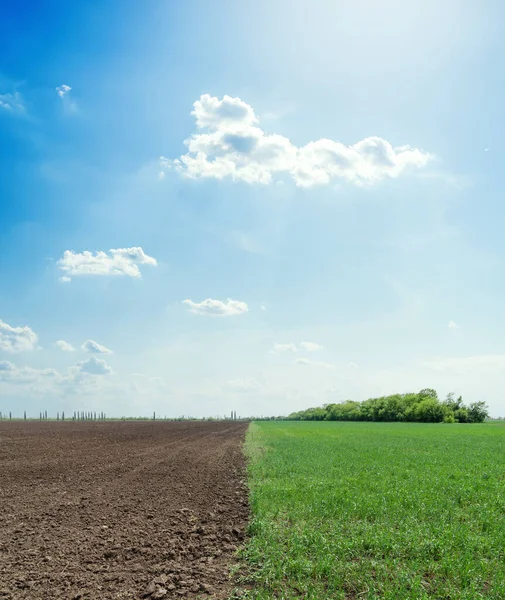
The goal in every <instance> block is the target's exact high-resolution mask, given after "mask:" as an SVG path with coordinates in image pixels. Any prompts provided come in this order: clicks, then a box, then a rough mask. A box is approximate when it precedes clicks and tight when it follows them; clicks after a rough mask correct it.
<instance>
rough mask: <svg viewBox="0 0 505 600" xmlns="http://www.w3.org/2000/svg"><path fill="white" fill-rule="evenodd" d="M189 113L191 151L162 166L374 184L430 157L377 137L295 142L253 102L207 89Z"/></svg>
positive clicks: (304, 182) (254, 177)
mask: <svg viewBox="0 0 505 600" xmlns="http://www.w3.org/2000/svg"><path fill="white" fill-rule="evenodd" d="M191 114H192V115H193V116H194V117H195V120H196V126H197V129H198V130H199V131H198V133H195V134H193V135H192V136H191V137H190V138H189V139H187V140H186V141H185V144H186V146H187V148H188V152H187V153H186V154H183V155H182V156H180V157H179V158H176V159H175V160H170V159H167V158H165V157H163V156H162V157H160V163H161V166H162V167H163V168H174V169H175V170H176V171H177V172H179V173H181V174H182V175H184V176H186V177H190V178H214V179H226V178H229V179H232V180H234V181H244V182H246V183H262V184H268V183H271V182H272V180H273V178H274V177H275V176H280V175H283V174H287V175H289V176H290V177H291V178H292V179H293V180H294V182H295V184H296V185H297V186H299V187H311V186H314V185H326V184H329V183H331V182H333V181H347V182H349V183H352V184H357V185H370V184H374V183H376V182H378V181H380V180H381V179H384V178H385V177H390V178H394V177H398V176H400V175H401V174H403V173H404V172H406V171H408V170H409V169H418V168H422V167H424V166H426V164H427V163H428V162H429V161H430V160H431V158H432V155H431V154H429V153H427V152H424V151H423V150H420V149H418V148H412V147H411V146H408V145H403V146H397V147H393V146H392V145H391V144H390V143H389V142H388V141H386V140H384V139H382V138H379V137H368V138H365V139H364V140H361V141H359V142H357V143H356V144H353V145H351V146H347V145H345V144H343V143H341V142H338V141H334V140H331V139H327V138H323V139H319V140H317V141H314V142H309V143H308V144H306V145H305V146H300V147H297V146H295V145H294V144H293V143H292V142H291V141H290V140H289V139H288V138H287V137H284V136H282V135H278V134H268V133H265V132H264V131H263V130H262V129H261V128H260V127H259V126H258V118H257V117H256V115H255V113H254V110H253V108H252V107H251V106H250V105H249V104H247V103H246V102H244V101H243V100H241V99H240V98H232V97H231V96H224V97H223V98H222V99H221V100H220V99H219V98H216V97H213V96H210V95H209V94H204V95H203V96H201V97H200V99H199V100H197V101H196V102H195V103H194V105H193V111H192V113H191ZM202 130H203V132H201V131H202Z"/></svg>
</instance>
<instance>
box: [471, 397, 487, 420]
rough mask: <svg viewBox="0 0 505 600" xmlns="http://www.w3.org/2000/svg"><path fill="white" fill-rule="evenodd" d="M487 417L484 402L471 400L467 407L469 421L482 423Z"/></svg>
mask: <svg viewBox="0 0 505 600" xmlns="http://www.w3.org/2000/svg"><path fill="white" fill-rule="evenodd" d="M488 418H489V412H488V408H487V404H486V403H485V402H482V401H480V402H472V403H471V404H470V406H469V407H468V422H469V423H483V422H484V421H485V420H486V419H488Z"/></svg>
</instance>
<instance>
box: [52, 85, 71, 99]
mask: <svg viewBox="0 0 505 600" xmlns="http://www.w3.org/2000/svg"><path fill="white" fill-rule="evenodd" d="M71 89H72V88H71V87H70V86H69V85H65V84H63V85H59V86H58V87H57V88H56V93H57V94H58V96H59V97H60V98H63V96H65V94H68V92H70V90H71Z"/></svg>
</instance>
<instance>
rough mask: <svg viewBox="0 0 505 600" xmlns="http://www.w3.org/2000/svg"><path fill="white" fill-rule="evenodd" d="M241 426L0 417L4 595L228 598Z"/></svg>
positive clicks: (239, 526) (242, 492) (240, 518)
mask: <svg viewBox="0 0 505 600" xmlns="http://www.w3.org/2000/svg"><path fill="white" fill-rule="evenodd" d="M246 428H247V424H246V423H242V422H231V421H230V422H219V423H210V422H206V423H205V422H176V423H173V422H159V421H156V422H155V421H151V422H133V421H131V422H110V421H109V422H69V421H66V422H64V423H62V422H14V421H13V422H0V600H7V599H9V600H17V599H18V598H19V599H25V598H29V599H30V600H47V599H51V598H58V599H69V600H78V599H82V600H85V599H89V600H91V599H96V600H102V599H119V598H121V599H125V598H133V599H138V598H147V599H148V600H157V599H160V598H166V599H169V598H225V597H226V595H227V593H228V592H229V590H230V580H229V566H230V565H231V564H232V563H233V561H234V554H235V551H236V548H237V546H239V545H240V544H241V540H242V539H243V536H244V528H245V524H246V519H247V514H248V507H247V492H246V489H245V484H244V458H243V455H242V451H241V445H242V441H243V438H244V434H245V430H246Z"/></svg>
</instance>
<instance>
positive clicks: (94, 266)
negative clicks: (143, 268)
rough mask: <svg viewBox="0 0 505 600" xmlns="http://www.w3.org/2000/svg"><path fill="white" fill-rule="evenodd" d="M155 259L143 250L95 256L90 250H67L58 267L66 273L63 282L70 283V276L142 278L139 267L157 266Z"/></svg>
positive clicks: (112, 252) (133, 249) (97, 253)
mask: <svg viewBox="0 0 505 600" xmlns="http://www.w3.org/2000/svg"><path fill="white" fill-rule="evenodd" d="M157 264H158V263H157V261H156V259H155V258H152V257H151V256H148V255H147V254H145V253H144V251H143V250H142V248H139V247H133V248H117V249H112V250H109V253H106V252H102V251H99V252H96V254H93V253H92V252H89V251H88V250H85V251H84V252H80V253H79V252H73V251H72V250H65V252H64V253H63V257H62V258H60V260H59V261H58V262H57V266H58V268H59V269H61V270H62V271H63V272H64V273H66V276H65V277H62V278H60V280H62V281H70V277H69V276H70V275H71V276H73V277H75V276H82V275H126V276H128V277H140V276H141V274H140V269H139V267H138V265H152V266H156V265H157Z"/></svg>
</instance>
